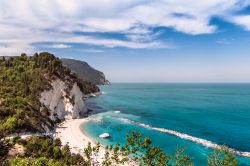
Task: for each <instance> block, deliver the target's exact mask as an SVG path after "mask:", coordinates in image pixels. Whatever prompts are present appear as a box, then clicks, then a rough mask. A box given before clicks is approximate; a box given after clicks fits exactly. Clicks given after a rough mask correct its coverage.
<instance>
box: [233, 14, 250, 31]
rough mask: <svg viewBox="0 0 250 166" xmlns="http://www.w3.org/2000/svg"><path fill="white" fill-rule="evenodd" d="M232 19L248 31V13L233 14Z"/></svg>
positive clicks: (249, 28)
mask: <svg viewBox="0 0 250 166" xmlns="http://www.w3.org/2000/svg"><path fill="white" fill-rule="evenodd" d="M232 21H233V22H234V23H236V24H238V25H240V26H242V27H244V28H245V30H247V31H250V15H243V16H234V17H233V19H232Z"/></svg>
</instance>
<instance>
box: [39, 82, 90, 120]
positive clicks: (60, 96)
mask: <svg viewBox="0 0 250 166" xmlns="http://www.w3.org/2000/svg"><path fill="white" fill-rule="evenodd" d="M51 86H52V88H51V89H50V90H46V91H44V92H42V93H41V97H40V102H41V104H43V105H45V106H46V107H47V108H48V109H49V110H50V119H51V120H56V119H57V118H58V119H64V118H67V119H75V118H79V116H80V114H83V113H85V112H87V107H86V104H85V102H84V100H83V97H84V94H83V93H82V92H81V90H80V88H79V87H78V86H77V83H74V84H73V86H72V88H71V89H69V87H67V85H66V84H65V82H63V81H62V80H60V79H56V80H54V81H53V82H52V83H51Z"/></svg>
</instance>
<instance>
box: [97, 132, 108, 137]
mask: <svg viewBox="0 0 250 166" xmlns="http://www.w3.org/2000/svg"><path fill="white" fill-rule="evenodd" d="M99 137H100V138H108V137H109V133H103V134H101V135H99Z"/></svg>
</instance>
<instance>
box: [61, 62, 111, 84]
mask: <svg viewBox="0 0 250 166" xmlns="http://www.w3.org/2000/svg"><path fill="white" fill-rule="evenodd" d="M61 61H62V63H63V65H64V66H66V67H68V68H69V69H70V70H71V71H73V72H75V73H76V74H77V75H78V77H80V78H81V79H83V80H85V81H88V82H91V83H93V84H95V85H108V84H110V83H109V81H108V80H106V78H105V75H104V73H103V72H101V71H98V70H96V69H94V68H93V67H91V66H90V65H89V64H88V63H86V62H83V61H79V60H75V59H61Z"/></svg>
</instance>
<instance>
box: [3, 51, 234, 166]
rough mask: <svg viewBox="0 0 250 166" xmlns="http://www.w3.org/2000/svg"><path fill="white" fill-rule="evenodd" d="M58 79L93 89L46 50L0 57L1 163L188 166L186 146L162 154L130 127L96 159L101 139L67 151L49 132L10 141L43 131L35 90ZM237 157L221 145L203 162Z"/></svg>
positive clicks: (229, 163) (222, 163) (227, 165)
mask: <svg viewBox="0 0 250 166" xmlns="http://www.w3.org/2000/svg"><path fill="white" fill-rule="evenodd" d="M57 78H59V79H61V80H63V81H64V82H65V83H66V84H67V86H68V87H69V88H70V87H72V86H73V83H74V82H76V83H77V84H78V86H79V87H80V89H81V91H82V92H83V93H85V94H88V93H93V92H98V91H99V89H98V87H97V86H95V85H93V84H92V83H89V82H86V81H83V80H81V79H79V78H78V77H77V75H76V74H74V73H72V72H71V71H70V70H69V69H68V68H66V67H64V66H63V65H62V63H61V61H60V60H59V59H58V58H56V57H55V56H54V55H52V54H49V53H46V52H45V53H40V54H35V55H34V56H31V57H28V56H26V55H25V54H22V56H20V57H10V58H8V59H7V58H4V57H2V58H1V59H0V165H4V166H68V165H72V166H73V165H74V166H82V165H84V166H85V165H86V166H101V165H103V166H110V165H122V164H124V163H128V162H129V163H137V164H139V165H142V166H144V165H145V166H165V165H169V166H192V165H193V162H192V159H191V158H190V156H188V155H186V154H185V149H181V150H177V151H176V153H175V154H173V155H170V154H166V153H165V152H164V151H163V150H162V149H161V148H159V147H156V146H153V145H152V141H151V139H149V138H144V137H143V136H142V134H140V133H137V132H132V135H128V136H127V139H126V141H127V142H126V144H125V145H123V146H121V145H119V144H117V145H115V146H110V147H107V148H106V152H105V155H104V156H103V157H104V159H103V160H102V161H100V160H98V157H100V156H99V154H100V144H97V146H95V147H92V146H91V144H89V145H88V147H87V148H85V149H84V151H83V152H82V154H81V155H80V154H72V153H71V152H70V149H69V146H62V145H61V141H60V140H59V139H53V138H51V137H45V136H44V137H35V136H34V137H30V138H28V139H21V138H20V137H17V138H15V139H12V140H11V141H9V140H7V139H4V138H5V137H6V136H7V135H9V134H12V133H20V132H26V131H28V132H44V128H43V125H46V126H47V127H49V128H52V127H53V125H54V123H55V122H53V121H51V120H50V119H49V115H50V111H49V110H48V109H47V108H46V107H45V106H43V105H41V103H40V102H39V98H40V93H41V92H42V91H44V90H49V89H50V88H51V85H50V82H51V81H52V80H54V79H57ZM16 144H18V145H20V146H21V147H23V150H24V153H19V154H14V155H12V156H8V155H7V154H8V151H9V150H10V149H13V146H14V145H16ZM238 165H239V163H238V161H237V158H236V157H235V156H234V155H233V154H232V153H230V151H229V150H227V149H226V148H225V147H223V148H221V149H216V150H215V152H214V153H213V154H211V155H210V156H209V158H208V166H238Z"/></svg>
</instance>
